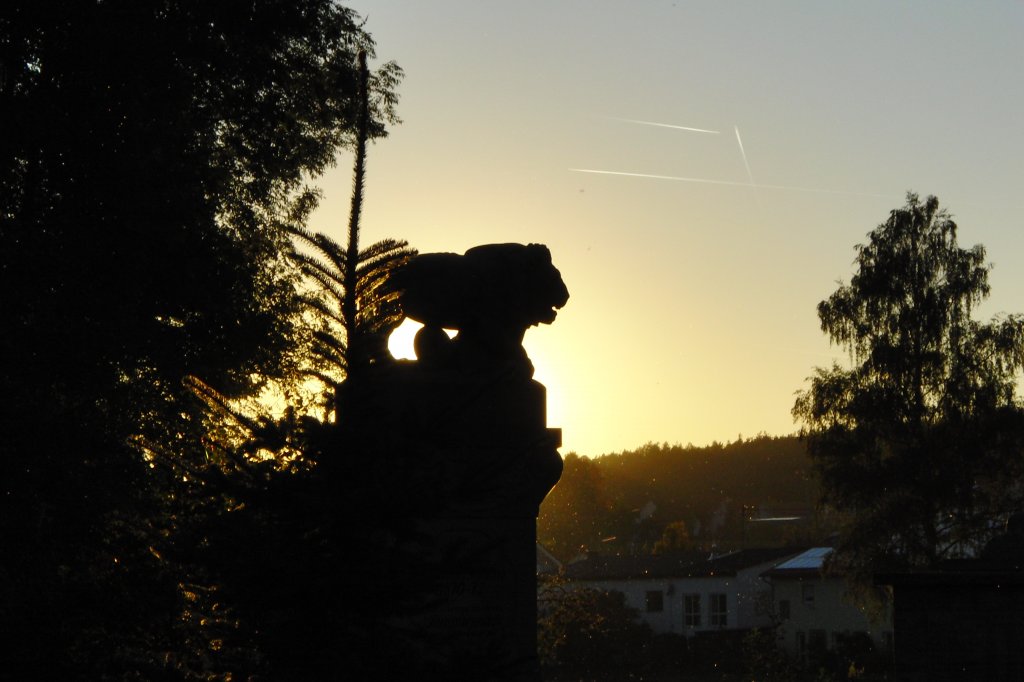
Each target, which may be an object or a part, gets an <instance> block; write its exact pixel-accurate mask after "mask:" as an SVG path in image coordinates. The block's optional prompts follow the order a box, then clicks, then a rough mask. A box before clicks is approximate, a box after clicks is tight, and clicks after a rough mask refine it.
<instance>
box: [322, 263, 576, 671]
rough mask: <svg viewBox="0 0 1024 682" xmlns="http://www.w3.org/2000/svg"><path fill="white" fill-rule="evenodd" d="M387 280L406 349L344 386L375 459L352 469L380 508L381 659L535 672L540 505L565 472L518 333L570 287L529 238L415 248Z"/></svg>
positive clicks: (348, 428) (400, 664)
mask: <svg viewBox="0 0 1024 682" xmlns="http://www.w3.org/2000/svg"><path fill="white" fill-rule="evenodd" d="M394 284H395V286H396V287H397V288H398V291H399V292H400V298H399V300H400V303H401V306H402V310H403V312H404V314H405V316H406V317H408V318H410V319H413V320H415V321H418V322H421V323H422V324H423V325H424V326H423V328H422V329H421V330H420V331H419V333H418V334H417V336H416V340H415V348H416V353H417V360H415V361H394V360H381V361H378V362H375V363H373V364H370V365H369V366H368V367H367V368H365V369H364V370H362V371H360V372H359V373H358V374H351V373H350V376H349V379H348V380H347V381H346V382H345V384H343V385H342V387H341V391H340V393H339V400H340V401H341V402H342V403H343V408H342V409H341V410H339V414H341V415H344V421H343V422H340V423H339V425H340V426H341V433H342V437H343V438H344V439H345V440H346V441H347V442H346V443H345V446H346V447H348V448H351V450H350V451H351V452H358V453H361V454H360V457H363V458H372V461H368V462H367V465H366V466H364V467H362V468H361V469H360V470H359V472H360V473H359V475H360V476H364V477H366V478H368V479H370V480H367V481H366V486H364V488H365V489H366V490H370V491H372V492H370V493H369V495H370V498H368V499H367V500H366V501H365V505H364V506H366V507H369V508H370V510H371V511H370V512H369V513H372V514H377V515H379V516H380V517H382V518H381V519H380V523H379V527H380V531H379V536H378V539H377V540H375V542H379V543H382V544H384V545H387V547H388V548H389V550H388V552H387V553H386V556H387V557H389V558H388V559H387V560H386V561H383V560H382V561H381V562H380V563H381V564H382V565H380V566H375V567H373V570H372V571H370V572H369V573H370V574H371V577H370V578H369V580H370V582H371V583H372V584H371V585H368V586H367V589H371V590H375V591H376V594H377V595H378V596H379V603H380V605H381V607H380V608H381V610H380V613H379V618H376V619H375V622H374V624H372V627H375V628H379V630H380V632H381V636H380V637H379V638H377V639H376V640H375V645H374V647H375V649H376V650H375V651H374V652H372V653H373V656H374V657H375V660H376V661H377V665H378V669H377V670H378V672H379V673H380V678H381V679H405V676H409V677H408V679H416V680H426V679H431V680H432V679H437V680H473V681H474V682H477V681H485V680H522V681H524V682H525V681H527V680H529V681H531V682H532V681H536V680H538V679H539V667H538V663H537V652H536V628H537V622H536V621H537V613H536V597H537V586H536V517H537V511H538V507H539V505H540V503H541V501H542V500H543V499H544V497H545V495H547V493H548V491H549V490H550V489H551V488H552V487H553V486H554V484H555V483H556V482H557V481H558V478H559V476H560V475H561V470H562V460H561V457H560V456H559V454H558V451H557V448H558V447H559V446H560V445H561V432H560V430H558V429H549V428H547V424H546V404H545V389H544V386H543V385H541V384H540V383H538V382H537V381H535V380H534V379H533V365H532V364H531V362H530V360H529V358H528V357H527V355H526V352H525V350H524V349H523V347H522V340H523V336H524V334H525V332H526V330H527V329H528V328H529V327H531V326H533V325H536V324H540V323H545V324H547V323H550V322H552V321H553V320H554V318H555V315H556V310H557V309H558V308H561V307H562V306H563V305H565V303H566V301H567V300H568V297H569V294H568V291H567V289H566V287H565V284H564V283H563V282H562V279H561V275H560V274H559V272H558V270H557V269H555V267H554V266H553V265H552V262H551V255H550V253H549V251H548V249H547V247H545V246H542V245H538V244H530V245H522V244H490V245H485V246H479V247H476V248H473V249H470V250H469V251H467V252H466V253H465V254H464V255H457V254H452V253H432V254H422V255H419V256H417V257H415V258H414V259H413V260H412V261H411V262H410V263H408V264H407V265H406V266H405V267H404V268H403V269H402V270H401V271H399V273H397V274H396V276H395V278H394ZM446 329H447V330H455V331H456V332H457V333H456V335H455V336H454V338H449V336H448V334H446V333H445V331H444V330H446ZM373 496H376V499H372V498H373ZM361 504H363V503H361ZM378 555H379V553H378ZM368 626H369V625H368Z"/></svg>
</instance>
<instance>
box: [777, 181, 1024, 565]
mask: <svg viewBox="0 0 1024 682" xmlns="http://www.w3.org/2000/svg"><path fill="white" fill-rule="evenodd" d="M956 232H957V226H956V224H955V223H954V221H953V219H952V218H951V216H950V215H949V214H948V213H947V212H946V211H945V210H941V209H940V208H939V202H938V200H937V199H936V198H935V197H928V198H927V199H925V200H924V201H923V202H922V201H921V200H919V198H918V197H917V195H915V194H912V193H911V194H908V195H907V203H906V205H905V206H904V207H902V208H899V209H896V210H894V211H892V212H891V213H890V215H889V218H888V220H886V222H884V223H883V224H881V225H880V226H879V227H878V228H876V229H875V230H874V231H873V232H871V233H870V234H869V235H868V238H869V240H868V242H867V244H864V245H860V246H858V247H857V258H856V264H857V273H856V274H855V275H854V276H853V278H852V279H851V280H850V284H848V285H842V286H840V288H839V289H837V290H836V292H835V293H834V294H832V296H830V297H829V298H828V299H827V300H825V301H822V302H821V303H820V304H819V305H818V317H819V318H820V320H821V327H822V330H823V331H824V332H825V333H826V334H828V335H829V337H830V338H831V340H832V341H833V342H834V343H837V344H839V345H841V346H843V347H844V348H845V349H846V350H847V351H848V352H849V353H850V357H851V359H852V365H851V366H850V367H841V366H839V365H838V364H834V365H833V366H832V367H830V368H827V369H825V368H818V369H817V370H816V372H815V374H814V375H813V376H812V377H811V379H810V387H809V388H808V389H807V390H805V391H803V392H802V393H800V394H799V397H798V398H797V400H796V404H795V406H794V408H793V414H794V416H795V417H796V418H797V419H798V420H799V421H801V422H802V423H803V431H802V434H803V436H804V437H805V438H806V439H807V444H808V447H809V450H810V454H811V457H812V459H813V461H814V463H815V468H816V470H817V472H818V474H819V476H820V477H821V481H822V492H823V500H824V502H825V503H826V504H828V505H831V506H833V507H835V508H836V509H838V510H840V511H842V512H844V513H845V514H846V515H847V519H848V522H847V524H846V527H845V528H844V530H843V533H842V536H841V539H840V544H839V546H838V547H837V551H836V553H835V555H834V556H835V558H836V561H837V562H838V563H839V564H840V565H841V566H843V567H844V568H845V569H846V570H847V571H849V572H850V573H851V574H852V575H854V576H859V577H861V578H862V579H864V581H865V582H866V581H867V578H868V577H869V576H870V572H871V571H872V570H876V569H878V568H882V567H893V566H921V565H930V564H934V563H935V562H937V561H939V560H941V559H943V558H946V557H954V556H961V555H965V554H970V553H972V552H973V551H975V550H977V549H978V548H979V547H981V546H982V545H983V544H984V543H985V541H986V540H987V539H988V538H989V537H990V536H991V535H992V533H993V532H994V531H995V530H996V529H997V525H998V523H999V522H1000V520H1001V519H1003V518H1004V517H1005V515H1006V514H1007V513H1008V512H1010V511H1011V510H1013V509H1015V508H1016V505H1018V504H1019V502H1020V492H1021V489H1020V484H1019V481H1020V480H1021V479H1020V478H1019V475H1020V473H1021V457H1020V441H1021V423H1022V422H1021V415H1020V410H1019V408H1018V404H1017V401H1016V398H1015V387H1016V373H1017V371H1018V370H1019V369H1020V368H1021V366H1022V363H1024V320H1022V319H1021V318H1020V317H1018V316H1008V317H1005V318H1001V319H996V320H993V321H991V322H989V323H987V324H981V323H978V322H976V321H974V320H973V319H971V311H972V309H973V307H974V306H975V305H976V304H978V303H979V302H980V301H981V300H983V299H984V298H985V297H986V296H987V295H988V293H989V285H988V272H989V266H988V265H987V264H986V263H985V250H984V249H983V248H982V247H981V246H980V245H979V246H975V247H973V248H971V249H962V248H960V247H959V246H958V245H957V239H956Z"/></svg>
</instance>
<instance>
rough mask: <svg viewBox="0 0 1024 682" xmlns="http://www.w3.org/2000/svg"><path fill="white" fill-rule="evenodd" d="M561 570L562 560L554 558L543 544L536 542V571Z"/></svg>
mask: <svg viewBox="0 0 1024 682" xmlns="http://www.w3.org/2000/svg"><path fill="white" fill-rule="evenodd" d="M561 570H562V562H561V561H559V560H558V559H556V558H555V555H554V554H552V553H551V552H549V551H548V550H547V548H545V547H544V545H542V544H540V543H539V542H538V543H537V572H538V573H558V572H559V571H561Z"/></svg>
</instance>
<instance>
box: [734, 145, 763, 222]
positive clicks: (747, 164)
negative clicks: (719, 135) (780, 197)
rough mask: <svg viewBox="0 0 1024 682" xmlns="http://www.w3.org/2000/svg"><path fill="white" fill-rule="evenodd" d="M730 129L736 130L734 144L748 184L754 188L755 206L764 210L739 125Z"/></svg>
mask: <svg viewBox="0 0 1024 682" xmlns="http://www.w3.org/2000/svg"><path fill="white" fill-rule="evenodd" d="M732 129H733V130H734V131H736V144H738V145H739V146H740V156H742V157H743V167H744V168H746V169H747V177H748V178H749V179H750V186H751V187H753V188H755V189H754V200H755V201H756V202H757V208H758V209H759V210H760V211H762V212H763V211H764V208H763V207H762V206H761V197H760V196H759V195H758V193H757V189H756V188H757V185H756V184H755V183H754V174H753V173H751V172H750V162H749V161H747V152H746V151H745V150H744V149H743V139H742V138H741V137H740V127H739V126H735V125H734V126H733V127H732Z"/></svg>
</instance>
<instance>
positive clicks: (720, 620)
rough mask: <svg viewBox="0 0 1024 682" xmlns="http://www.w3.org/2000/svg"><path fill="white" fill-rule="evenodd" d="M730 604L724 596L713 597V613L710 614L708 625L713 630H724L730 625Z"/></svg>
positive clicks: (715, 595) (716, 595)
mask: <svg viewBox="0 0 1024 682" xmlns="http://www.w3.org/2000/svg"><path fill="white" fill-rule="evenodd" d="M728 613H729V603H728V601H726V598H725V595H724V594H713V595H711V612H710V613H709V614H708V625H710V626H711V627H713V628H724V627H725V626H726V625H728V624H729V618H728Z"/></svg>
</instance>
